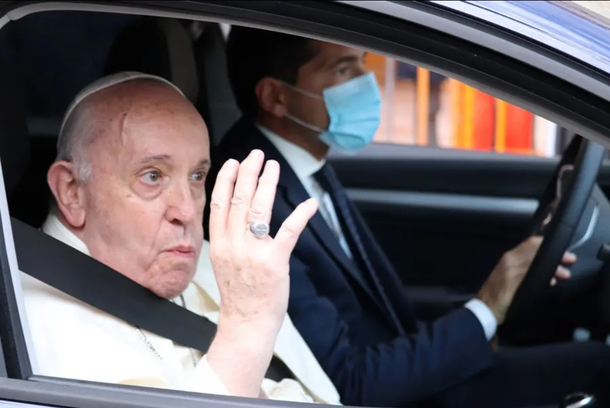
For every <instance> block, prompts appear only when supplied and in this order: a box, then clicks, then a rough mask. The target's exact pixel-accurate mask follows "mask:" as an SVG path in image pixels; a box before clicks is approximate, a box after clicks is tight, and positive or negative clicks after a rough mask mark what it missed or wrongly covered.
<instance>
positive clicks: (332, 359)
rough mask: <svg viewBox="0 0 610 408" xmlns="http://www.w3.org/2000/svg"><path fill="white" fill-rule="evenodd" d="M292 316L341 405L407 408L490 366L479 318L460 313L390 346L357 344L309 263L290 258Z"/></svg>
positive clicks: (488, 350)
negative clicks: (318, 288)
mask: <svg viewBox="0 0 610 408" xmlns="http://www.w3.org/2000/svg"><path fill="white" fill-rule="evenodd" d="M290 267H291V269H290V276H291V293H290V306H289V313H290V317H291V319H292V320H293V322H294V324H295V326H296V327H297V329H298V330H299V332H300V333H301V335H302V336H303V338H304V339H305V341H306V342H307V343H308V345H309V347H310V348H311V350H312V352H313V354H314V355H315V356H316V358H317V359H318V361H319V362H320V364H321V366H322V368H323V369H324V370H325V371H326V373H327V374H328V376H329V377H330V378H331V380H332V381H333V383H334V384H335V386H336V388H337V390H338V391H339V394H340V395H341V402H342V403H343V404H346V405H359V406H404V405H405V404H407V403H409V402H412V401H416V400H419V399H421V398H423V397H429V396H431V395H434V394H435V393H437V392H440V391H442V390H444V389H446V388H448V387H450V386H452V385H455V384H458V383H460V382H462V381H464V380H466V379H467V378H469V377H471V376H473V375H474V374H476V373H478V372H479V371H481V370H483V369H485V368H487V367H489V366H490V365H491V363H492V350H491V347H490V345H489V343H488V341H487V340H486V338H485V333H484V332H483V328H482V327H481V324H480V323H479V321H478V319H477V318H476V317H475V315H474V314H473V313H472V312H471V311H470V310H468V309H466V308H461V309H460V310H456V311H454V312H453V313H451V314H449V315H447V316H444V317H442V318H440V319H438V320H436V321H434V322H432V323H429V324H420V325H418V330H417V332H415V333H413V334H410V335H408V336H406V337H399V338H396V339H394V340H393V341H391V342H387V343H380V344H374V345H369V346H359V345H354V344H352V342H351V341H350V336H349V330H350V329H349V327H348V325H347V324H346V322H345V321H342V320H341V318H340V316H339V315H338V312H337V310H336V309H335V307H334V305H333V304H332V303H331V302H330V301H329V300H328V299H327V298H324V297H321V296H319V295H318V293H317V291H316V289H315V287H314V285H313V283H312V282H311V280H310V278H309V277H308V274H309V270H308V268H307V267H306V266H305V264H304V263H303V262H302V261H301V260H299V259H298V258H296V257H295V256H293V257H292V260H291V264H290Z"/></svg>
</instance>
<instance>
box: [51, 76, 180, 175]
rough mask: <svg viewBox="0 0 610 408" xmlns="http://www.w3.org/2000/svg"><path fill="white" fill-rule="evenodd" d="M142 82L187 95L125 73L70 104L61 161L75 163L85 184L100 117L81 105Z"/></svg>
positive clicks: (99, 83) (97, 83)
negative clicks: (116, 87) (114, 89)
mask: <svg viewBox="0 0 610 408" xmlns="http://www.w3.org/2000/svg"><path fill="white" fill-rule="evenodd" d="M138 79H148V80H155V81H160V82H163V83H165V84H167V85H170V86H171V87H172V88H174V89H175V90H176V91H178V92H179V93H180V95H182V96H184V94H183V92H182V91H181V90H180V89H179V88H178V87H177V86H176V85H174V84H173V83H171V82H170V81H168V80H166V79H165V78H161V77H159V76H155V75H149V74H144V73H142V72H135V71H124V72H119V73H116V74H112V75H108V76H105V77H102V78H100V79H98V80H96V81H94V82H92V83H91V84H90V85H88V86H86V87H85V88H84V89H83V90H82V91H80V92H79V93H78V94H77V95H76V96H75V97H74V99H73V100H72V102H71V103H70V106H69V107H68V109H67V110H66V113H65V114H64V118H63V121H62V124H61V129H60V131H59V137H58V139H57V158H56V160H63V161H69V162H71V163H72V164H73V165H74V167H75V172H76V177H77V178H78V179H79V180H81V181H86V180H88V179H89V177H90V176H91V171H92V169H91V163H90V161H89V158H88V157H87V148H88V147H89V145H90V144H91V142H92V141H93V139H94V138H95V136H96V131H97V130H98V129H99V126H98V123H97V120H98V119H97V118H96V115H94V112H93V111H92V109H91V108H90V107H88V106H87V105H86V104H85V105H82V104H81V103H82V102H83V101H84V100H85V99H86V98H87V97H89V96H91V95H93V94H95V93H97V92H99V91H101V90H103V89H106V88H110V87H112V86H114V85H118V84H120V83H123V82H127V81H133V80H138Z"/></svg>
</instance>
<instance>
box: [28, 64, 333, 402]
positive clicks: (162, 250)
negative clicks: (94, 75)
mask: <svg viewBox="0 0 610 408" xmlns="http://www.w3.org/2000/svg"><path fill="white" fill-rule="evenodd" d="M208 150H209V141H208V133H207V129H206V126H205V124H204V122H203V119H202V118H201V116H200V115H199V113H198V112H197V111H196V109H195V108H194V107H193V105H192V104H191V103H190V102H189V101H188V100H187V99H186V98H185V97H184V96H183V95H182V93H181V92H180V91H179V90H178V88H176V87H175V86H174V85H172V84H171V83H169V82H167V81H165V80H163V79H161V78H159V77H153V76H150V75H144V74H140V73H118V74H115V75H112V76H109V77H104V78H102V79H100V80H98V81H96V82H94V83H93V84H91V85H90V86H88V87H87V88H85V89H84V90H83V91H81V92H80V93H79V94H78V95H77V96H76V98H75V100H74V102H73V103H72V105H71V106H70V107H69V109H68V111H67V113H66V115H65V119H64V124H63V125H62V130H61V133H60V136H59V141H58V157H57V160H56V161H55V163H53V164H52V165H51V167H50V169H49V171H48V174H47V180H48V184H49V187H50V189H51V191H52V192H53V196H54V198H55V201H56V205H55V208H54V210H53V211H52V212H51V213H50V214H49V216H48V218H47V220H46V222H45V223H44V226H43V231H44V232H45V233H47V234H49V235H51V236H53V237H55V238H56V239H58V240H60V241H62V242H64V243H65V244H67V245H69V246H72V247H73V248H75V249H76V250H78V251H81V252H83V253H85V254H88V255H90V256H92V257H93V258H95V259H97V260H98V261H100V262H102V263H104V264H106V265H108V266H110V267H112V268H114V269H115V270H116V271H118V272H120V273H122V274H124V275H125V276H127V277H128V278H130V279H132V280H134V281H135V282H137V283H139V284H141V285H142V286H144V287H146V288H148V289H149V290H151V291H152V292H154V293H155V294H157V295H158V296H160V297H162V298H166V299H170V300H172V301H174V302H176V303H177V304H179V305H181V306H183V307H185V308H187V309H189V310H191V311H193V312H195V313H198V314H203V315H205V316H206V317H208V318H209V319H210V320H212V321H214V322H217V324H218V328H217V332H216V336H215V338H214V341H213V343H212V344H211V346H210V348H209V350H208V352H207V354H206V355H202V353H200V352H198V351H197V350H193V349H189V348H186V347H182V346H180V345H178V344H174V343H173V342H172V341H171V340H169V339H165V338H162V337H160V336H157V335H155V334H153V333H149V332H147V331H145V330H140V329H139V328H137V327H134V326H131V325H130V324H128V323H126V322H124V321H121V320H119V319H117V318H114V317H113V316H110V315H108V314H106V313H103V312H101V311H99V310H97V309H95V308H93V307H90V306H88V305H86V304H84V303H82V302H80V301H77V300H76V299H73V298H71V297H69V296H67V295H65V294H63V293H61V292H59V291H58V290H56V289H54V288H52V287H50V286H48V285H46V284H44V283H42V282H40V281H38V280H36V279H34V278H32V277H30V276H28V275H25V274H22V283H23V292H24V302H25V305H26V311H27V315H28V320H29V329H30V331H31V333H32V339H33V342H34V352H35V355H36V357H37V359H36V360H37V362H38V368H37V369H35V370H36V374H40V375H45V376H53V377H61V378H72V379H79V380H89V381H98V382H105V383H116V384H129V385H140V386H152V387H165V388H172V389H178V390H184V391H193V392H204V393H213V394H226V395H237V396H246V397H258V396H259V395H260V396H263V397H267V398H272V399H282V400H294V401H303V402H305V401H318V402H326V403H330V404H338V403H339V399H338V395H337V392H336V390H335V388H334V387H333V385H332V383H331V382H330V380H329V379H328V377H326V375H325V374H324V372H323V371H322V369H321V368H320V366H319V365H318V364H317V362H316V360H315V358H314V357H313V355H312V354H311V351H310V350H309V348H308V347H307V345H306V344H305V342H304V341H303V339H302V338H301V337H300V336H299V334H298V332H297V331H296V329H295V328H294V327H293V326H292V324H291V322H290V319H288V318H287V317H286V307H287V302H288V289H289V283H288V281H289V276H288V262H289V256H290V252H291V250H292V248H293V247H294V244H295V243H296V239H297V238H298V236H299V233H300V232H301V231H302V229H303V228H304V227H305V225H306V223H307V220H308V219H309V218H310V217H311V216H312V215H313V214H314V213H315V211H316V208H317V204H316V202H315V200H306V201H305V202H304V203H303V204H302V205H301V206H299V208H298V209H297V210H295V211H294V212H293V213H292V214H291V215H290V216H289V217H287V219H286V220H285V223H284V226H283V227H282V230H281V231H280V232H279V233H278V234H277V235H275V238H274V239H271V237H269V236H263V237H262V238H261V239H257V238H256V237H255V236H254V234H253V233H251V232H250V231H248V228H247V226H248V224H249V223H250V222H253V221H258V222H268V218H269V216H270V212H271V206H272V203H273V198H274V194H275V187H276V184H277V178H278V174H279V167H278V164H277V162H274V161H268V162H267V164H266V165H265V167H264V171H263V173H262V175H261V176H260V179H259V174H260V171H261V169H262V165H263V160H264V156H263V154H262V153H261V152H260V151H253V152H252V154H251V155H249V156H248V158H246V159H244V160H243V162H242V163H241V164H240V163H238V162H236V161H229V162H227V163H225V164H224V166H222V168H221V169H220V172H219V176H218V181H217V183H216V187H215V189H214V192H213V193H212V195H211V207H212V210H213V211H212V215H211V217H210V236H211V241H210V243H209V244H208V243H207V242H204V241H203V229H202V227H203V219H202V218H203V208H204V204H205V202H206V194H205V188H204V183H205V179H206V175H207V173H208V171H209V168H210V160H209V152H208ZM257 183H258V187H257ZM210 259H211V263H210ZM212 266H213V272H212ZM78 273H79V271H77V270H75V271H74V274H75V277H74V279H78ZM214 275H215V277H216V279H214ZM219 301H220V303H221V306H220V308H219V307H218V302H219ZM276 340H277V348H276V350H275V351H276V354H277V356H278V357H279V358H280V359H282V360H283V361H284V363H285V364H286V365H287V366H288V368H290V369H291V371H292V373H293V374H294V376H295V377H296V380H292V379H284V380H282V381H281V382H279V383H277V382H273V381H271V380H268V379H265V380H263V377H264V375H265V372H266V370H267V367H268V366H269V363H270V360H271V358H272V355H273V353H274V348H275V347H276Z"/></svg>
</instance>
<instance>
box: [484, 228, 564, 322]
mask: <svg viewBox="0 0 610 408" xmlns="http://www.w3.org/2000/svg"><path fill="white" fill-rule="evenodd" d="M541 243H542V237H539V236H535V237H530V238H528V239H526V240H525V241H523V242H522V243H521V244H519V245H518V246H516V247H515V248H513V249H511V250H510V251H508V252H506V253H504V255H503V256H502V258H500V261H499V262H498V264H497V265H496V267H495V268H494V269H493V271H491V274H490V275H489V277H488V278H487V280H486V281H485V283H484V284H483V287H482V288H481V289H480V290H479V293H478V294H477V298H479V299H480V300H482V301H483V302H485V304H486V305H487V306H488V307H489V308H490V310H491V311H492V313H493V314H494V316H495V318H496V320H497V322H498V325H499V324H502V323H503V322H504V319H505V317H506V312H507V310H508V308H509V306H510V304H511V302H512V300H513V297H514V296H515V292H516V291H517V289H518V288H519V285H520V284H521V282H522V281H523V278H524V277H525V274H526V273H527V271H528V270H529V268H530V265H531V264H532V261H533V260H534V256H535V255H536V252H538V248H540V244H541ZM574 262H576V255H575V254H573V253H571V252H566V253H565V254H564V255H563V258H562V263H563V264H565V265H572V264H573V263H574ZM569 278H570V271H569V269H567V268H566V267H564V266H562V265H559V266H557V271H556V272H555V277H554V278H553V279H551V281H550V285H555V284H557V280H558V279H559V280H565V279H569Z"/></svg>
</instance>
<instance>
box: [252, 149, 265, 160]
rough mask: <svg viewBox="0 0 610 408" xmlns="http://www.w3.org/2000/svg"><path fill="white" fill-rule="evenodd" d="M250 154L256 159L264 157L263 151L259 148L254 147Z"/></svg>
mask: <svg viewBox="0 0 610 408" xmlns="http://www.w3.org/2000/svg"><path fill="white" fill-rule="evenodd" d="M250 155H251V156H252V158H254V159H260V158H261V157H263V152H262V151H261V150H258V149H254V150H252V152H251V153H250Z"/></svg>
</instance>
